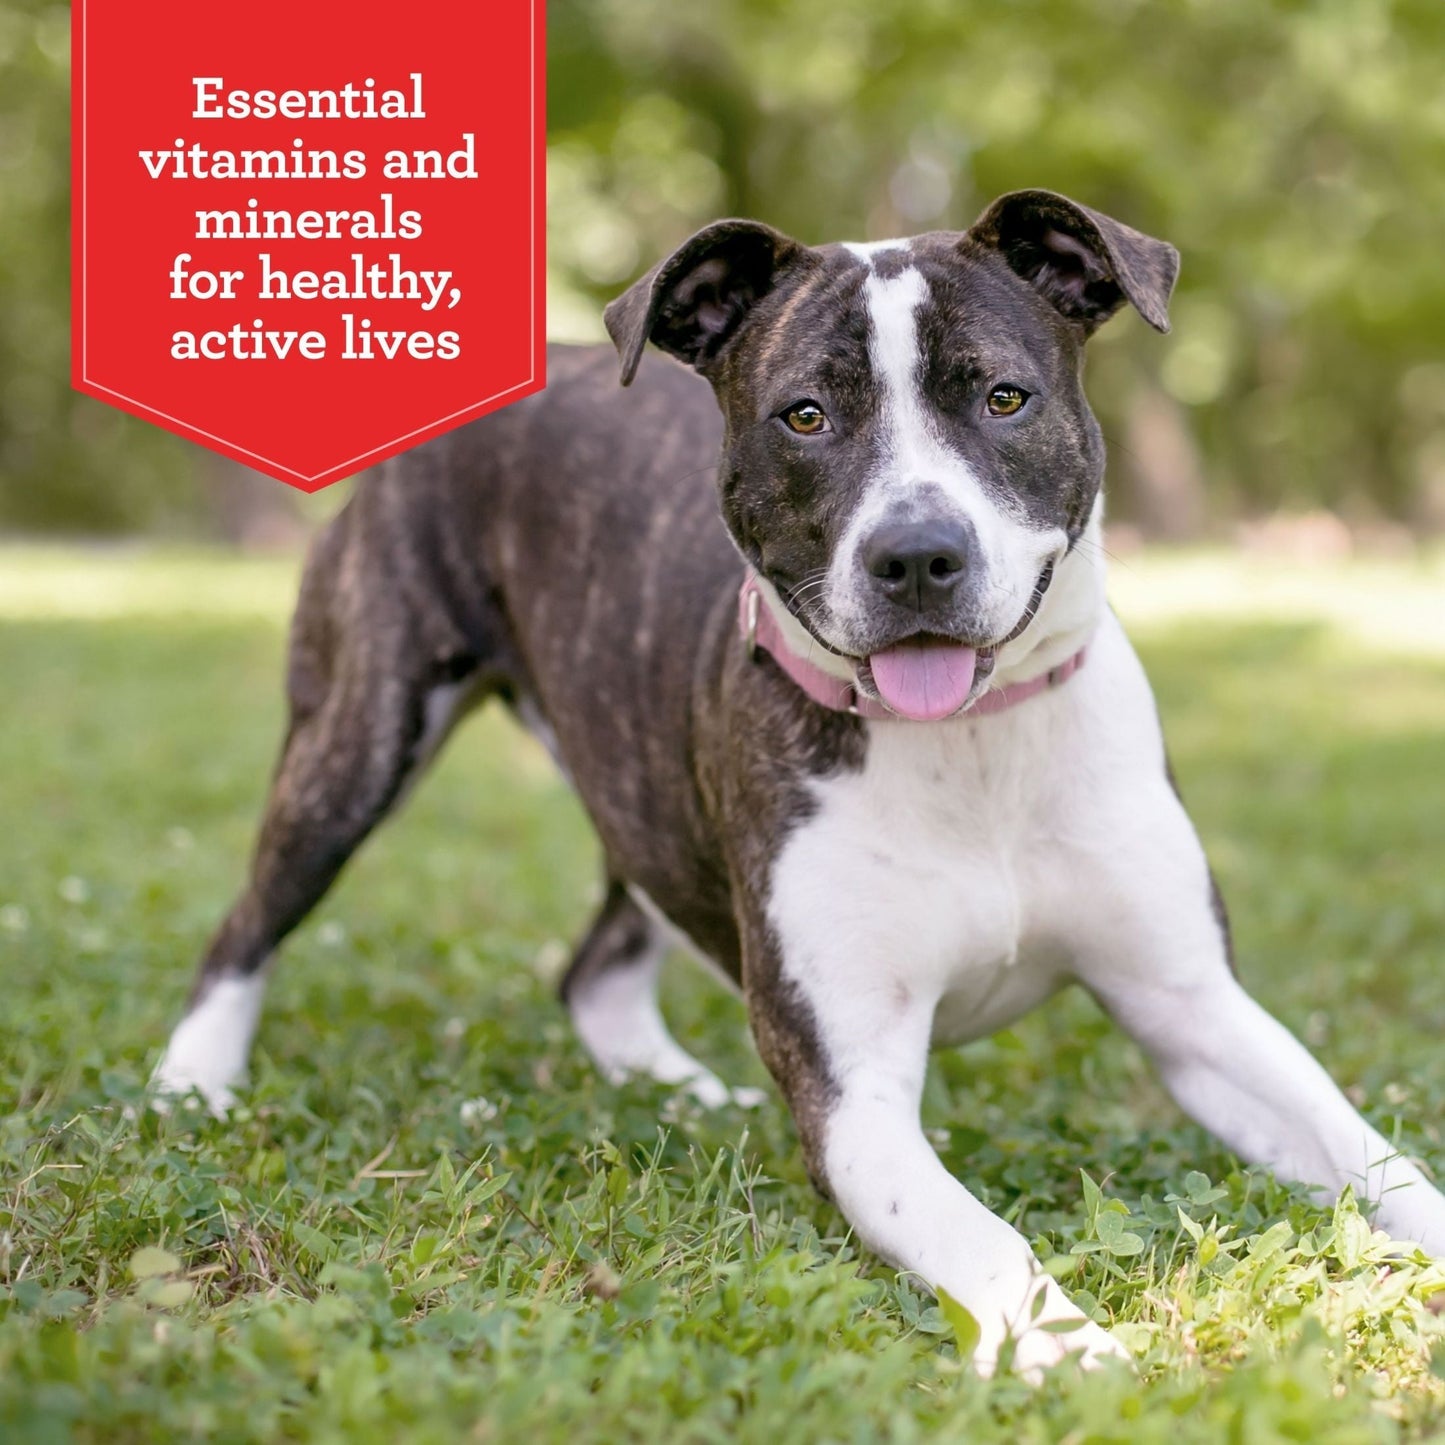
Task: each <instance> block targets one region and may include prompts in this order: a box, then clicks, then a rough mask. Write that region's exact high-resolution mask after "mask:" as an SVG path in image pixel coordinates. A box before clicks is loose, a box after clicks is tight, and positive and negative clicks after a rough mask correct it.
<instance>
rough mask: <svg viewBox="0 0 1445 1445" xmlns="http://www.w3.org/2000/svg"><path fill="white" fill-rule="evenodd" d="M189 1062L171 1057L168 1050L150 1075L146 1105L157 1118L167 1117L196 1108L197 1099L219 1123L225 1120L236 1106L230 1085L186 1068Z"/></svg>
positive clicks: (203, 1071) (202, 1071) (170, 1051)
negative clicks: (180, 1110)
mask: <svg viewBox="0 0 1445 1445" xmlns="http://www.w3.org/2000/svg"><path fill="white" fill-rule="evenodd" d="M189 1062H190V1061H189V1060H186V1059H184V1058H175V1057H173V1051H172V1050H171V1049H170V1048H167V1049H166V1051H165V1053H164V1054H162V1055H161V1059H160V1062H159V1063H158V1064H157V1065H156V1067H155V1072H154V1073H152V1074H151V1078H150V1085H149V1094H148V1098H147V1102H148V1103H149V1104H150V1106H151V1108H152V1109H154V1110H155V1111H156V1113H157V1114H169V1113H170V1112H171V1111H172V1110H173V1109H175V1108H177V1107H181V1108H185V1107H195V1103H196V1096H197V1095H199V1096H200V1101H201V1103H203V1104H204V1105H205V1107H206V1109H207V1110H208V1111H209V1112H210V1113H212V1114H214V1115H215V1116H216V1118H218V1119H224V1118H225V1117H226V1115H227V1114H229V1113H230V1112H231V1109H232V1108H233V1107H234V1106H235V1103H236V1093H235V1090H234V1089H233V1088H232V1087H231V1082H233V1081H228V1082H225V1083H222V1082H220V1081H219V1080H217V1079H215V1078H213V1077H211V1076H209V1075H208V1074H207V1073H206V1071H205V1070H197V1069H194V1068H192V1067H190V1066H189Z"/></svg>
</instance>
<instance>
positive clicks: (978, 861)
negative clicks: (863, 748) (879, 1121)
mask: <svg viewBox="0 0 1445 1445" xmlns="http://www.w3.org/2000/svg"><path fill="white" fill-rule="evenodd" d="M1044 705H1045V706H1047V704H1046V703H1045V704H1044ZM1018 731H1019V730H1017V729H1014V730H1011V732H1010V734H1009V738H1010V740H1009V742H1008V743H1007V744H1005V742H1004V729H1001V728H997V727H993V726H989V725H984V726H982V727H980V726H977V725H971V724H966V723H960V724H958V725H955V726H941V727H931V728H928V729H926V730H925V729H917V728H914V727H912V726H910V725H908V724H898V725H889V724H885V725H881V726H875V728H874V729H873V731H872V736H871V737H870V740H869V750H868V756H867V760H866V763H865V766H864V768H863V770H862V771H861V772H858V773H851V774H845V775H842V776H838V777H835V778H830V779H827V780H825V781H823V782H821V783H819V784H818V785H817V786H816V788H815V797H816V799H817V804H818V808H817V812H816V813H815V815H814V816H813V817H811V818H810V819H809V820H808V821H807V822H806V823H804V824H803V825H802V826H800V827H799V828H798V829H797V831H796V832H795V833H794V834H793V835H792V836H791V837H790V838H789V840H788V842H787V843H786V844H785V846H784V848H783V850H782V853H781V855H780V856H779V859H778V861H777V864H776V867H775V870H774V876H773V885H772V892H771V907H770V910H769V912H770V914H771V916H772V918H773V922H774V925H775V927H776V928H777V929H778V931H779V934H780V936H781V938H782V941H783V944H784V953H783V956H784V958H785V959H786V967H787V971H788V973H789V974H790V975H792V976H794V977H795V978H796V979H797V981H798V982H799V983H800V984H801V985H802V987H803V988H804V990H805V992H806V993H807V994H808V995H809V996H810V997H818V996H819V994H820V993H821V994H822V995H824V996H826V997H828V998H829V1000H830V1003H829V1007H830V1009H831V1008H840V1009H844V1010H846V1011H848V1012H853V1011H855V1010H862V1011H866V1010H869V1009H881V1010H885V1011H891V1012H897V1011H901V1010H903V1009H906V1008H915V1007H916V1006H917V1004H918V1002H919V1001H920V1000H921V999H932V1000H936V1001H937V1002H938V1009H937V1013H936V1015H935V1018H934V1030H933V1036H934V1040H935V1041H936V1042H962V1041H964V1040H967V1039H970V1038H977V1037H980V1036H982V1035H984V1034H987V1033H990V1032H993V1031H994V1030H996V1029H998V1028H1000V1027H1002V1026H1003V1025H1004V1024H1006V1023H1008V1022H1009V1021H1010V1020H1011V1019H1014V1018H1016V1017H1018V1016H1019V1015H1020V1014H1022V1013H1024V1012H1026V1011H1027V1010H1028V1009H1030V1008H1032V1007H1033V1006H1034V1005H1035V1004H1036V1003H1038V1002H1039V1001H1041V1000H1042V999H1043V998H1045V997H1047V996H1048V995H1049V994H1050V993H1052V992H1053V991H1054V989H1055V988H1057V986H1058V981H1059V979H1060V977H1061V970H1060V969H1059V968H1058V967H1057V966H1056V960H1055V959H1053V958H1051V957H1050V956H1049V954H1048V952H1047V951H1046V950H1044V949H1042V948H1040V947H1039V945H1038V943H1037V941H1036V939H1035V937H1034V935H1033V933H1032V932H1031V922H1032V918H1033V914H1034V912H1035V908H1034V900H1033V899H1032V898H1031V896H1030V885H1029V882H1028V879H1029V878H1030V877H1031V876H1036V875H1035V870H1034V869H1031V868H1029V867H1027V866H1026V862H1025V853H1026V850H1028V849H1029V848H1030V847H1033V848H1037V846H1038V839H1037V830H1036V826H1035V822H1034V818H1033V802H1032V800H1033V798H1034V797H1035V795H1036V793H1037V775H1036V773H1035V774H1034V775H1032V776H1031V775H1030V773H1029V771H1028V769H1027V766H1026V755H1027V753H1028V752H1030V751H1032V750H1031V749H1029V748H1028V747H1027V741H1028V740H1027V739H1023V738H1019V737H1018V736H1017V734H1018ZM1025 731H1031V730H1030V729H1025ZM1019 744H1023V746H1020V745H1019ZM1035 756H1036V755H1035Z"/></svg>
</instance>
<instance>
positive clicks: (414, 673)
mask: <svg viewBox="0 0 1445 1445" xmlns="http://www.w3.org/2000/svg"><path fill="white" fill-rule="evenodd" d="M345 546H346V543H345V538H344V534H343V531H342V529H341V528H336V529H335V530H334V531H333V532H332V533H328V534H326V535H324V536H323V538H322V539H321V540H320V543H319V545H318V547H317V548H316V550H315V552H314V553H313V556H312V559H311V561H310V563H309V564H308V568H307V575H306V578H305V580H304V582H303V585H302V595H301V602H300V604H299V606H298V608H297V614H296V621H295V624H294V626H293V631H292V639H291V659H290V668H289V674H288V692H289V697H290V706H291V722H290V728H289V731H288V734H287V737H286V741H285V745H284V747H283V749H282V753H281V759H280V762H279V765H278V766H277V769H276V774H275V777H274V779H273V781H272V784H271V789H270V794H269V796H268V798H267V801H266V806H265V813H264V816H263V819H262V823H261V829H260V835H259V838H258V841H257V844H256V851H255V855H254V858H253V861H252V865H251V873H250V878H249V880H248V882H247V884H246V886H245V888H244V889H243V890H242V892H241V895H240V897H239V898H238V899H237V900H236V902H235V904H234V905H233V906H232V908H231V911H230V913H229V914H228V915H227V916H226V918H225V921H224V922H223V923H222V924H221V926H220V928H219V930H218V931H217V932H216V934H215V936H214V938H213V939H212V940H211V943H210V946H209V948H208V949H207V951H206V954H205V957H204V959H203V961H202V963H201V967H200V972H199V974H198V976H197V978H196V982H195V986H194V988H193V990H192V992H191V997H190V1001H189V1004H188V1007H187V1011H186V1014H185V1016H184V1017H183V1018H182V1020H181V1022H180V1023H179V1024H178V1025H177V1026H176V1029H175V1031H174V1032H173V1033H172V1035H171V1038H170V1042H169V1043H168V1045H167V1047H166V1050H165V1053H164V1055H163V1056H162V1058H161V1060H160V1063H159V1064H158V1065H157V1067H156V1070H155V1074H154V1076H153V1078H152V1088H153V1091H154V1092H155V1094H156V1095H158V1096H160V1097H162V1098H164V1097H165V1096H179V1095H183V1094H187V1093H189V1092H190V1091H191V1090H192V1089H195V1090H197V1091H198V1092H199V1093H200V1094H201V1095H202V1097H203V1098H204V1099H205V1101H206V1102H207V1104H208V1105H210V1107H211V1108H212V1109H213V1110H214V1111H216V1112H221V1111H223V1110H224V1109H225V1108H226V1107H227V1106H228V1105H229V1104H230V1103H231V1101H232V1089H233V1087H234V1085H235V1084H236V1082H237V1081H238V1080H239V1079H240V1078H241V1077H242V1075H243V1074H244V1072H245V1066H246V1060H247V1056H248V1054H249V1052H250V1046H251V1039H252V1036H253V1035H254V1033H255V1030H256V1024H257V1020H258V1018H259V1015H260V1008H261V996H262V991H263V988H264V977H265V972H266V968H265V965H266V963H267V961H268V960H269V958H270V956H271V954H272V952H273V951H274V949H275V948H276V946H277V945H278V944H279V943H280V942H281V940H282V939H283V938H284V937H285V936H286V935H287V934H288V933H290V931H291V930H292V929H293V928H295V927H296V925H297V924H298V923H300V922H301V920H302V919H303V918H304V917H305V916H306V915H307V914H308V913H309V912H310V911H311V909H312V908H313V907H314V906H315V904H316V903H317V902H318V901H319V900H320V898H321V897H322V895H323V894H324V893H325V892H326V890H327V889H328V888H329V887H330V886H331V884H332V882H333V881H334V880H335V878H336V876H337V874H338V873H340V871H341V869H342V867H343V866H344V864H345V863H346V861H347V860H348V859H349V858H350V857H351V855H352V853H353V852H354V851H355V849H356V848H357V847H358V846H359V845H360V843H361V842H362V841H363V839H365V837H366V836H367V834H368V833H370V832H371V830H372V829H373V828H374V827H375V826H376V824H377V823H379V822H380V821H381V820H382V818H384V817H385V816H386V815H387V813H388V812H389V811H390V810H391V809H392V808H393V807H394V806H395V804H396V803H397V801H398V800H399V799H400V797H401V796H402V795H403V793H404V791H405V789H406V787H407V786H408V784H409V783H410V782H411V781H412V780H413V779H415V777H416V776H417V775H418V774H419V773H420V771H421V770H422V768H423V767H424V766H425V764H426V763H427V762H428V761H429V759H430V758H431V756H432V755H433V754H434V753H435V751H436V749H437V747H438V746H439V745H440V743H441V741H442V739H443V738H444V737H445V735H446V733H447V731H448V730H449V728H450V726H451V724H452V723H453V722H454V721H455V719H456V718H457V716H458V715H459V714H460V713H461V712H462V711H464V710H465V708H466V706H467V705H468V704H470V703H472V702H474V701H475V700H476V699H477V697H478V696H479V695H480V694H481V693H484V692H485V691H486V690H487V682H488V677H489V674H488V673H487V671H486V668H485V664H484V663H483V661H482V660H481V659H479V658H478V656H477V655H476V654H475V652H474V651H469V650H468V649H467V648H466V647H465V646H463V645H461V643H460V642H459V641H458V640H457V639H454V638H453V637H451V636H450V635H449V633H448V630H447V628H446V627H445V626H444V625H442V619H440V618H438V617H437V616H435V615H431V614H424V613H421V612H419V611H418V610H417V609H415V608H412V609H407V608H404V607H398V606H397V605H396V600H395V597H394V596H393V597H392V598H391V599H390V601H389V602H387V604H386V605H385V607H380V606H378V605H377V603H378V599H379V598H381V597H383V596H384V590H383V584H384V582H385V579H384V578H369V584H370V585H369V586H368V587H366V588H360V587H348V586H347V585H346V584H345V582H344V580H343V579H342V578H341V577H340V575H339V574H340V573H341V571H342V570H343V569H342V566H341V562H342V558H343V556H344V553H345ZM373 589H375V590H373ZM491 676H492V680H493V681H495V675H494V674H493V675H491Z"/></svg>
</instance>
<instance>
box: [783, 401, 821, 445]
mask: <svg viewBox="0 0 1445 1445" xmlns="http://www.w3.org/2000/svg"><path fill="white" fill-rule="evenodd" d="M783 425H784V426H786V427H787V428H788V430H789V431H795V432H797V433H798V435H799V436H805V437H815V436H817V435H818V433H819V432H825V431H827V430H828V418H827V417H826V416H825V415H824V414H823V408H822V407H821V406H819V405H818V403H817V402H816V401H795V402H794V403H793V404H792V406H790V407H789V408H788V409H787V411H785V412H784V413H783Z"/></svg>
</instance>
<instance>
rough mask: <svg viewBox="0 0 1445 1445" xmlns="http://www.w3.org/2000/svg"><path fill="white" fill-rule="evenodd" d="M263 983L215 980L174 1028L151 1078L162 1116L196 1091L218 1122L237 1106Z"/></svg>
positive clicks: (254, 979) (257, 978)
mask: <svg viewBox="0 0 1445 1445" xmlns="http://www.w3.org/2000/svg"><path fill="white" fill-rule="evenodd" d="M262 987H263V982H262V979H261V978H260V976H259V975H256V974H252V975H249V976H247V977H245V978H220V979H217V980H216V981H215V982H214V983H213V984H212V985H211V986H210V988H209V989H207V991H206V992H205V993H204V994H203V995H202V996H201V998H200V999H199V1000H198V1001H197V1002H196V1004H195V1005H194V1006H193V1007H192V1009H191V1011H190V1012H189V1013H188V1014H187V1015H186V1016H185V1018H183V1019H182V1020H181V1021H180V1023H178V1024H177V1025H176V1027H175V1031H174V1032H173V1033H172V1034H171V1037H170V1042H169V1043H167V1044H166V1051H165V1053H163V1054H162V1055H161V1059H160V1062H159V1063H158V1064H157V1065H156V1067H155V1072H154V1073H153V1074H152V1075H151V1081H150V1092H151V1099H152V1101H153V1104H154V1107H156V1108H157V1109H159V1110H162V1111H163V1112H164V1111H166V1110H168V1109H169V1107H171V1106H172V1105H174V1104H175V1103H176V1102H177V1101H178V1100H181V1099H184V1098H186V1097H187V1096H188V1095H190V1094H191V1092H192V1091H193V1090H194V1091H195V1092H196V1093H198V1094H199V1095H200V1096H201V1098H202V1099H203V1100H205V1104H206V1107H207V1108H208V1109H209V1110H210V1111H211V1113H213V1114H215V1115H216V1116H217V1117H222V1116H224V1115H225V1114H226V1113H227V1112H228V1111H229V1110H230V1109H231V1107H232V1106H233V1105H234V1104H235V1102H236V1095H235V1086H236V1085H237V1084H238V1083H240V1081H241V1080H242V1079H243V1078H244V1077H245V1074H246V1056H247V1055H248V1054H249V1052H250V1049H251V1038H252V1036H253V1035H254V1034H255V1032H256V1020H257V1018H258V1017H259V1015H260V1011H261V990H262Z"/></svg>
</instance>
